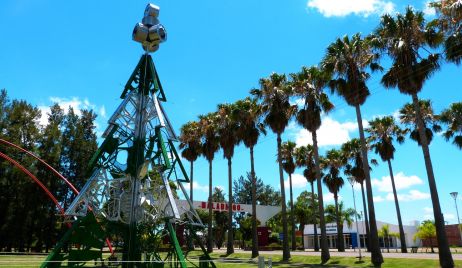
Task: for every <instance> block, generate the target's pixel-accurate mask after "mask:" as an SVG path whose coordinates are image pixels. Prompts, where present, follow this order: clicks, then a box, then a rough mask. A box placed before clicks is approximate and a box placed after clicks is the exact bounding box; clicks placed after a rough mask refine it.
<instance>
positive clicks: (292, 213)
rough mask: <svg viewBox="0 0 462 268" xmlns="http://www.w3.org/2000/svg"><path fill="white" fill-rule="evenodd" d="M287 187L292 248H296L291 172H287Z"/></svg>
mask: <svg viewBox="0 0 462 268" xmlns="http://www.w3.org/2000/svg"><path fill="white" fill-rule="evenodd" d="M289 188H290V217H291V220H290V222H291V225H292V226H291V227H292V233H291V234H292V250H296V249H297V240H296V239H297V238H296V237H295V216H294V194H293V191H292V174H289Z"/></svg>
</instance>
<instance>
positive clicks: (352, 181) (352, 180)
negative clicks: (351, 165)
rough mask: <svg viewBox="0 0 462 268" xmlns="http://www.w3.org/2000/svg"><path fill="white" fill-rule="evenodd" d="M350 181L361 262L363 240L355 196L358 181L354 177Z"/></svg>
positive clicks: (349, 178)
mask: <svg viewBox="0 0 462 268" xmlns="http://www.w3.org/2000/svg"><path fill="white" fill-rule="evenodd" d="M348 181H349V182H350V184H351V191H353V204H354V207H355V222H356V236H357V241H358V251H359V257H358V258H359V260H360V261H361V259H362V255H361V240H360V236H359V228H358V213H357V212H356V196H355V189H354V185H355V183H356V180H355V179H354V178H353V177H348Z"/></svg>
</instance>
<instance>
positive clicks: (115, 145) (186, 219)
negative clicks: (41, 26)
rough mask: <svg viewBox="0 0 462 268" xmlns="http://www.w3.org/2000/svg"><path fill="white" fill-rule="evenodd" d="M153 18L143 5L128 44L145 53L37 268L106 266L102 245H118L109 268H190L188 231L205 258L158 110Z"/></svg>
mask: <svg viewBox="0 0 462 268" xmlns="http://www.w3.org/2000/svg"><path fill="white" fill-rule="evenodd" d="M158 15H159V7H157V6H155V5H153V4H148V5H147V7H146V10H145V13H144V17H143V20H142V23H138V24H136V26H135V29H134V30H133V40H135V41H137V42H140V43H141V44H142V47H143V49H144V51H145V53H144V55H142V56H141V59H140V61H139V62H138V64H137V66H136V68H135V70H134V71H133V73H132V75H131V76H130V78H129V80H128V82H127V83H126V85H125V88H124V90H123V92H122V95H121V96H120V97H121V99H122V102H121V104H120V105H119V107H118V108H117V109H116V111H115V112H114V114H113V115H112V116H111V117H110V119H109V121H108V127H107V129H106V131H105V132H104V134H103V138H104V141H103V143H102V144H101V146H100V147H99V149H98V151H97V152H96V153H95V155H94V156H93V158H92V160H91V162H90V165H89V172H90V173H89V174H91V175H90V176H89V179H88V181H87V183H86V184H85V186H84V187H83V188H82V189H81V191H80V193H79V194H78V195H77V197H76V198H75V199H74V201H73V202H72V203H71V204H70V206H69V207H68V208H67V210H66V213H65V215H66V220H67V221H68V222H70V223H72V226H71V227H70V228H69V230H68V231H67V232H66V233H65V235H64V236H63V238H62V239H61V241H60V242H59V243H58V244H57V245H56V246H55V248H54V250H53V252H52V253H51V254H50V255H49V256H48V258H47V260H46V261H45V262H44V263H43V265H42V267H59V266H61V265H63V263H64V262H67V266H69V267H71V266H81V265H83V264H85V263H87V262H92V261H93V260H95V259H101V260H103V255H102V249H103V247H105V246H108V247H109V248H110V249H111V246H112V245H115V247H116V249H115V251H114V252H115V253H113V254H112V255H111V257H110V258H109V260H112V263H111V264H113V265H114V264H116V265H117V262H114V260H115V259H118V260H120V259H122V261H121V262H120V261H119V262H118V263H119V265H121V266H123V267H164V265H167V264H168V265H169V266H170V267H182V268H186V267H188V266H187V264H188V263H189V264H192V262H188V261H187V260H186V258H185V254H184V253H183V251H182V248H181V245H180V243H179V239H178V236H177V235H178V234H180V235H182V234H183V232H180V230H185V229H186V230H187V231H188V234H189V235H190V236H191V237H190V239H192V238H196V239H197V243H198V244H199V245H200V247H201V249H202V251H203V254H204V255H203V257H202V258H201V260H205V259H206V260H210V258H209V256H208V255H207V253H206V251H205V249H204V247H203V245H202V242H201V240H200V239H199V238H198V237H196V233H197V230H199V229H201V228H203V227H204V226H203V224H202V222H201V220H200V218H199V216H198V215H197V213H196V211H195V210H194V208H193V204H192V203H191V201H190V199H189V197H188V194H187V192H186V189H185V188H184V187H183V185H182V183H184V182H189V179H188V176H187V174H186V171H185V169H184V167H183V165H182V163H181V159H180V157H179V155H178V153H177V151H176V150H175V146H174V142H176V141H177V136H176V134H175V131H174V130H173V127H172V125H171V123H170V121H169V119H168V117H167V115H166V113H165V110H164V108H163V106H162V102H165V101H166V97H165V94H164V91H163V89H162V85H161V83H160V80H159V77H158V74H157V71H156V68H155V66H154V62H153V60H152V57H151V56H150V55H149V53H150V52H155V51H156V50H158V48H159V44H160V43H162V42H164V41H165V40H166V37H167V34H166V31H165V28H164V27H163V26H162V25H161V24H160V23H159V20H158ZM177 193H181V194H182V196H184V197H185V199H186V200H187V201H188V202H186V204H187V205H186V206H185V205H179V204H180V203H179V202H177V199H178V194H177ZM183 203H184V202H183ZM183 203H182V204H183ZM111 241H112V242H111ZM118 247H120V252H121V253H120V254H121V255H122V256H121V258H120V257H119V258H117V254H118ZM161 247H162V249H164V250H165V249H166V250H165V251H166V252H161V250H160V248H161ZM112 251H113V250H112V249H111V252H112ZM103 261H104V260H103ZM210 263H211V265H212V266H213V267H214V264H213V262H210Z"/></svg>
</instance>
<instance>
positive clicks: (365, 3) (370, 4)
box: [307, 0, 395, 17]
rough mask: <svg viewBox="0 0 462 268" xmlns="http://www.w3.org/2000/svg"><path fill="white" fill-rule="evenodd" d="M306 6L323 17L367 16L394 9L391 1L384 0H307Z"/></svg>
mask: <svg viewBox="0 0 462 268" xmlns="http://www.w3.org/2000/svg"><path fill="white" fill-rule="evenodd" d="M307 6H308V8H310V9H316V10H317V11H318V12H319V13H321V14H322V15H324V16H325V17H344V16H347V15H351V14H354V15H358V16H363V17H368V16H370V15H372V14H378V15H380V14H384V13H392V12H393V11H394V9H395V4H394V3H393V2H390V1H384V0H308V2H307Z"/></svg>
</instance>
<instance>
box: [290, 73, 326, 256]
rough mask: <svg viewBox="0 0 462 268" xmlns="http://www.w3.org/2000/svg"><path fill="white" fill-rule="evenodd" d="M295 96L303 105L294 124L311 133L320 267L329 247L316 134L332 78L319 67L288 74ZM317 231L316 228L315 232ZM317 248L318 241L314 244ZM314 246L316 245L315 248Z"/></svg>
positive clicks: (324, 109)
mask: <svg viewBox="0 0 462 268" xmlns="http://www.w3.org/2000/svg"><path fill="white" fill-rule="evenodd" d="M291 77H292V83H291V84H292V87H293V91H294V93H293V94H294V95H295V96H297V97H300V98H302V99H303V100H304V101H305V102H304V105H303V108H301V109H299V111H298V112H297V115H296V119H297V122H298V123H299V124H300V125H301V126H303V127H304V128H305V129H306V130H308V131H309V132H310V133H311V136H312V138H313V156H314V163H315V166H314V171H315V173H314V174H315V175H316V180H317V190H318V198H319V200H318V201H319V202H318V203H319V211H320V213H319V217H320V224H321V248H322V253H321V260H322V262H323V263H325V262H327V261H328V260H329V258H330V254H329V246H328V244H327V235H326V224H325V220H324V203H323V200H322V196H323V194H322V185H321V171H320V167H319V165H320V163H319V149H318V138H317V132H316V131H317V130H318V129H319V128H320V127H321V113H325V114H327V113H329V112H330V111H331V110H332V109H333V108H334V105H333V104H332V103H331V102H330V101H329V98H328V97H327V94H325V93H324V91H323V89H324V88H325V87H326V86H327V83H328V82H329V80H330V78H331V74H330V73H329V72H328V71H326V70H323V69H320V68H319V67H316V66H312V67H309V68H307V67H302V70H301V71H300V72H299V73H296V74H291ZM315 230H316V228H315ZM316 244H317V240H316ZM316 246H317V245H315V248H316Z"/></svg>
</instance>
